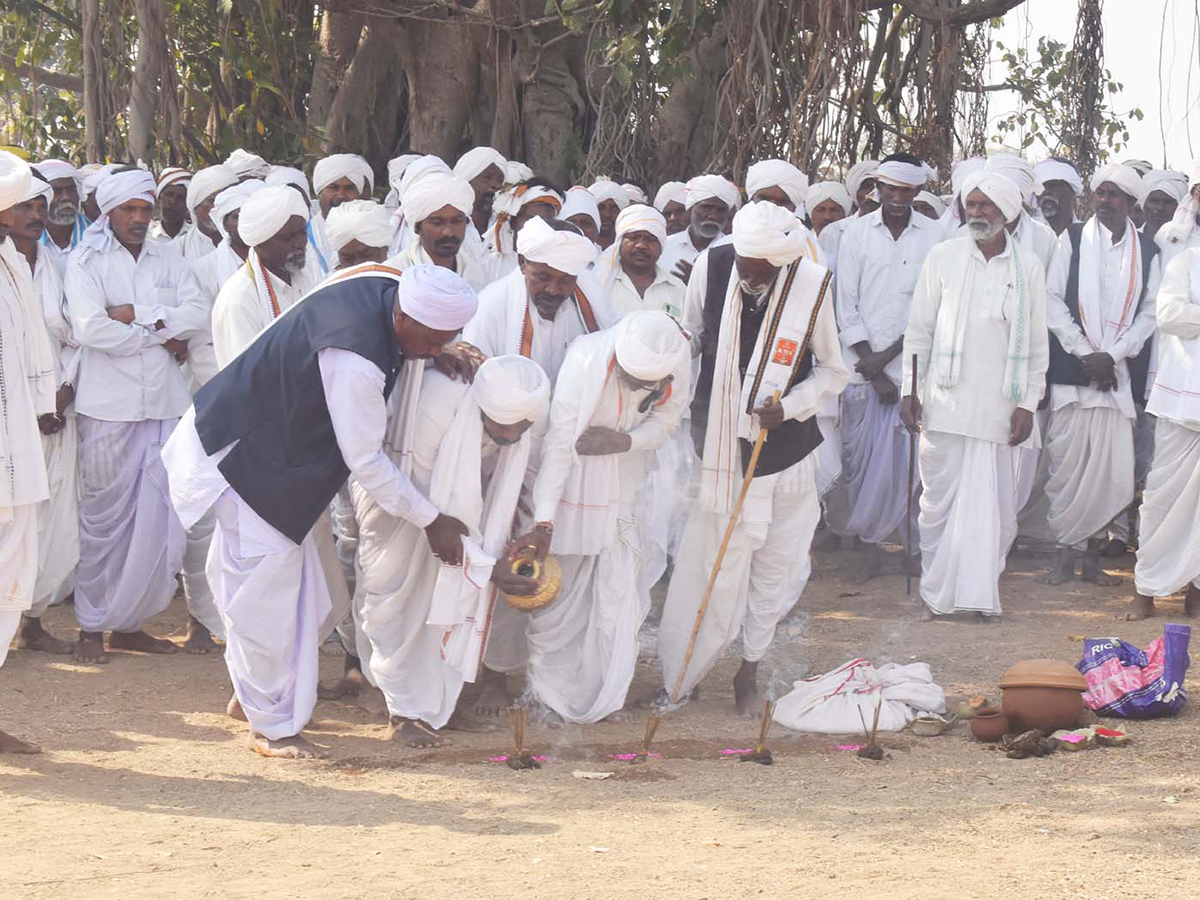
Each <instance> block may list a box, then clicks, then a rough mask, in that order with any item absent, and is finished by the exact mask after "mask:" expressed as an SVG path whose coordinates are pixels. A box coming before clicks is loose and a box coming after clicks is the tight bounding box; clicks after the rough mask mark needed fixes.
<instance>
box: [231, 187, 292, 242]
mask: <svg viewBox="0 0 1200 900" xmlns="http://www.w3.org/2000/svg"><path fill="white" fill-rule="evenodd" d="M309 215H310V210H309V206H308V204H307V203H305V202H304V198H303V197H301V196H300V194H299V193H297V192H296V191H294V190H292V189H291V188H290V187H288V186H287V185H283V184H277V185H275V186H274V187H264V188H261V189H259V190H257V191H255V192H254V193H253V195H252V196H251V197H250V198H249V199H247V200H246V202H245V203H243V204H242V213H241V215H240V216H238V234H239V235H241V238H242V243H244V244H245V245H246V246H248V247H257V246H258V245H259V244H265V243H266V242H267V241H269V240H270V239H271V238H273V237H275V235H277V234H279V231H280V229H282V228H283V226H284V225H286V224H287V223H288V221H289V220H290V219H291V218H292V216H299V217H300V218H302V219H303V220H304V221H306V222H307V221H308V217H309Z"/></svg>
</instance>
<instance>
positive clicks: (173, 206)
mask: <svg viewBox="0 0 1200 900" xmlns="http://www.w3.org/2000/svg"><path fill="white" fill-rule="evenodd" d="M191 180H192V173H191V172H189V171H188V170H187V169H181V168H180V167H179V166H167V168H165V169H163V170H162V172H160V173H159V175H158V184H157V186H156V189H157V193H158V218H156V219H155V220H154V221H153V222H152V223H151V224H150V238H151V240H155V241H162V242H163V243H171V242H175V246H176V248H177V249H179V250H180V251H181V252H182V250H183V242H184V240H185V239H186V237H187V233H188V231H190V230H191V226H190V225H189V224H188V207H187V192H188V184H189V183H190V182H191Z"/></svg>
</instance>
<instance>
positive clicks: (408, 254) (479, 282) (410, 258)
mask: <svg viewBox="0 0 1200 900" xmlns="http://www.w3.org/2000/svg"><path fill="white" fill-rule="evenodd" d="M384 264H385V265H388V266H391V267H392V268H395V269H399V270H400V271H404V270H405V269H407V268H408V267H409V266H417V265H422V266H432V265H434V262H433V259H432V257H430V255H429V254H428V253H426V252H425V248H424V247H422V246H421V242H420V240H416V241H413V242H412V243H411V244H409V245H408V246H407V247H406V248H405V249H404V250H402V251H400V252H399V253H397V254H396V255H394V256H392V257H390V258H389V259H388V260H387V262H386V263H384ZM454 271H455V272H457V273H458V274H459V275H460V276H462V279H463V281H465V282H466V283H467V284H469V285H470V286H471V287H472V289H474V290H475V291H482V290H483V289H484V287H486V286H487V285H488V284H489V282H490V281H491V277H490V273H489V272H488V270H487V268H486V267H485V266H484V265H483V263H482V262H481V261H480V260H479V257H478V255H477V254H476V253H472V252H471V251H470V250H469V249H468V248H467V246H466V245H465V244H464V245H463V246H462V247H460V248H459V251H458V254H457V256H455V258H454Z"/></svg>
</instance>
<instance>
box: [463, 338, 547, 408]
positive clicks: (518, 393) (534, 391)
mask: <svg viewBox="0 0 1200 900" xmlns="http://www.w3.org/2000/svg"><path fill="white" fill-rule="evenodd" d="M475 402H476V403H478V404H479V408H480V409H481V410H482V411H483V414H484V415H485V416H487V417H488V418H489V419H491V420H492V421H493V422H496V423H498V424H500V425H516V424H517V423H518V422H525V421H529V422H536V421H537V420H538V419H541V418H543V417H544V416H545V415H546V411H547V409H548V408H549V406H550V379H549V378H547V377H546V373H545V372H544V371H542V367H541V366H539V365H538V364H537V363H535V362H534V361H533V360H532V359H529V358H528V357H525V356H517V355H515V354H513V355H510V356H493V357H492V358H491V359H489V360H487V361H486V362H485V363H484V364H483V365H482V366H480V367H479V370H478V371H477V372H476V373H475Z"/></svg>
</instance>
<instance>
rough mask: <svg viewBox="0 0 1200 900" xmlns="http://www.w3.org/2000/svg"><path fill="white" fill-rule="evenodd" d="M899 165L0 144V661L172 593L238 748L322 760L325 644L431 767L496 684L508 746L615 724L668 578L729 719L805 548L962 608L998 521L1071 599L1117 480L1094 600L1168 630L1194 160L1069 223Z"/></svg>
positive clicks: (5, 739)
mask: <svg viewBox="0 0 1200 900" xmlns="http://www.w3.org/2000/svg"><path fill="white" fill-rule="evenodd" d="M935 178H936V175H935V173H933V172H932V170H931V169H930V168H929V167H928V166H927V165H925V164H924V163H923V162H922V161H921V160H920V159H918V158H916V157H915V156H912V155H910V154H905V153H896V154H893V155H891V156H889V157H887V158H885V159H883V160H878V161H877V160H866V161H863V162H861V163H859V164H857V165H855V166H854V167H852V168H851V169H850V170H849V172H847V173H846V177H845V180H844V182H839V181H823V182H818V183H814V184H810V183H809V181H808V179H807V177H806V176H805V175H804V174H803V173H802V172H800V171H799V170H798V169H797V168H796V167H795V166H793V165H791V164H790V163H787V162H785V161H783V160H765V161H761V162H758V163H756V164H754V165H752V166H751V167H750V168H749V169H748V170H747V172H746V173H745V187H744V193H743V190H742V189H741V188H739V187H738V186H737V185H735V184H734V183H733V182H732V181H730V180H729V179H727V178H725V177H724V176H722V175H717V174H705V175H700V176H697V177H695V178H692V179H691V180H690V181H688V182H686V183H683V182H669V183H667V184H665V185H662V186H661V187H660V188H659V190H658V191H657V193H656V195H655V197H654V200H653V202H652V203H651V202H648V197H647V195H646V194H645V193H644V192H643V190H642V189H641V188H640V187H638V186H636V185H633V184H620V183H618V182H616V181H613V180H609V179H601V180H598V181H596V182H595V183H593V184H591V185H590V186H582V185H580V186H575V187H571V188H570V189H569V190H565V191H563V190H561V189H560V188H559V187H558V186H556V185H553V184H551V183H549V182H548V181H547V180H545V179H541V178H538V177H536V176H535V175H534V174H533V173H532V172H531V171H530V170H529V169H528V168H527V167H525V166H523V165H522V164H520V163H515V162H512V161H509V160H506V159H505V158H504V157H503V156H501V155H500V154H499V153H498V152H496V151H495V150H492V149H491V148H487V147H479V148H475V149H474V150H471V151H469V152H468V153H466V154H464V155H463V156H462V157H461V158H460V159H459V160H458V161H457V162H456V163H455V165H454V166H453V167H451V166H449V165H448V164H447V163H446V162H444V161H443V160H441V159H439V158H437V157H435V156H428V155H426V156H420V155H408V156H402V157H399V158H397V159H395V160H392V162H391V163H390V164H389V166H388V187H389V188H390V191H389V193H388V194H387V198H386V199H385V200H384V201H383V202H382V203H380V202H376V200H375V199H374V196H375V173H374V172H373V171H372V169H371V167H370V166H369V165H368V164H367V162H366V161H365V160H364V159H363V158H362V157H359V156H357V155H355V154H348V153H343V154H335V155H333V156H329V157H325V158H323V159H321V160H320V161H318V162H317V164H316V166H315V167H314V169H313V172H312V175H311V178H308V177H306V176H305V175H304V174H303V172H301V171H300V170H298V169H294V168H290V167H284V166H274V165H270V164H268V163H267V162H266V161H265V160H263V159H262V158H261V157H258V156H256V155H254V154H252V153H248V152H246V151H243V150H238V151H235V152H234V153H233V154H232V155H231V156H230V157H229V158H228V159H227V160H226V161H225V162H224V163H223V164H220V165H215V166H210V167H207V168H204V169H200V170H199V171H197V172H195V173H190V172H188V171H186V170H184V169H180V168H175V167H172V168H168V169H165V170H163V171H162V172H161V173H160V174H159V175H158V177H157V178H155V177H154V176H153V175H151V174H150V173H149V172H147V171H145V170H144V169H142V168H139V167H137V166H132V165H120V164H110V165H107V166H89V167H85V168H84V169H82V170H81V169H76V168H75V167H74V166H72V165H71V164H69V163H67V162H64V161H61V160H46V161H43V162H41V163H36V164H34V165H32V166H31V165H29V164H27V163H25V162H23V161H22V160H20V159H19V158H17V157H16V156H13V155H12V154H3V155H0V239H2V240H0V273H2V274H3V278H2V279H0V317H3V318H2V319H0V326H2V327H0V336H2V337H3V340H2V342H0V389H2V390H0V425H2V427H3V428H4V430H5V433H4V442H3V448H2V451H0V460H2V461H3V462H4V465H5V468H6V470H7V472H6V475H7V477H6V478H5V479H3V482H2V483H3V487H2V488H0V490H3V491H4V493H3V494H0V578H2V579H3V580H4V585H3V586H4V591H3V593H2V594H0V662H2V661H3V660H2V657H3V656H4V655H5V654H6V653H7V650H8V646H9V643H10V640H11V639H12V637H13V636H14V635H15V636H16V642H15V643H16V646H17V647H19V648H24V649H30V650H41V651H46V652H50V653H72V654H74V656H75V658H76V659H77V660H79V661H80V662H85V663H93V664H100V663H105V662H107V661H108V650H110V649H124V650H134V651H142V652H149V653H173V652H175V651H176V650H177V649H178V648H177V646H176V644H174V643H173V642H171V641H168V640H163V639H159V638H154V637H152V636H150V635H149V634H147V633H146V632H145V631H144V630H143V625H144V623H145V622H146V621H147V620H148V619H150V618H152V617H153V616H154V615H156V614H158V613H159V612H162V611H163V610H164V609H165V608H166V607H167V605H168V604H169V603H170V601H171V599H172V597H173V596H174V593H175V590H176V585H177V576H178V579H179V581H181V582H182V587H183V592H184V595H185V598H186V603H187V609H188V614H189V625H188V634H187V638H186V640H185V642H184V647H185V649H187V650H189V651H191V652H196V653H204V652H209V651H210V650H212V649H213V648H215V647H217V646H218V644H217V642H216V640H214V638H216V639H219V640H220V641H222V642H223V643H224V656H225V661H226V665H227V668H228V671H229V675H230V678H231V681H232V684H233V696H232V697H231V698H230V702H229V707H228V712H229V714H230V715H231V716H233V717H235V718H238V719H241V720H244V721H246V722H248V725H249V729H250V732H251V734H252V743H253V746H254V748H255V749H256V750H257V751H258V752H260V753H262V754H264V755H269V756H281V757H291V758H295V757H309V756H313V755H317V754H318V753H319V750H318V749H317V748H316V747H315V746H314V745H312V744H311V743H310V742H309V741H308V740H307V739H306V738H305V737H304V736H303V734H302V732H303V729H304V728H305V726H306V724H307V723H308V721H309V719H310V718H311V715H312V712H313V709H314V705H315V703H316V700H317V697H318V684H317V672H318V660H319V656H318V653H319V649H320V647H321V646H322V644H323V643H324V642H327V641H336V642H338V643H339V644H340V646H341V648H342V649H343V651H344V652H345V654H346V676H345V678H343V680H342V682H341V683H339V685H338V687H337V689H336V690H337V691H338V692H341V693H347V692H352V691H356V690H360V689H366V687H367V685H370V686H371V688H372V689H374V688H377V689H378V690H379V691H380V692H381V693H382V695H383V698H384V700H385V702H386V705H387V710H388V714H389V719H390V723H391V725H392V734H393V738H394V739H395V740H398V741H401V742H403V743H405V744H407V745H409V746H414V747H423V746H437V745H438V744H440V743H441V742H442V740H443V739H444V731H445V730H446V729H453V728H462V729H467V730H473V729H479V728H487V727H491V726H489V725H488V721H487V720H488V719H490V718H492V717H495V716H497V715H499V714H500V712H501V711H502V710H503V709H504V708H505V707H506V706H507V705H508V704H509V702H511V696H510V694H509V683H508V682H509V678H510V676H513V675H515V674H516V673H523V674H524V677H525V681H526V683H527V685H528V688H527V695H528V701H529V702H532V703H534V704H535V705H536V707H537V710H538V712H539V714H540V715H542V716H543V717H544V719H545V720H546V721H549V722H555V721H570V722H578V723H591V722H597V721H600V720H602V719H605V718H607V717H609V716H612V715H614V714H616V713H618V712H619V711H620V710H621V709H622V708H623V707H624V706H625V704H626V700H627V695H628V692H629V688H630V685H631V682H632V679H633V675H634V669H635V665H636V662H637V659H638V652H639V643H638V635H639V632H640V631H641V628H642V625H643V623H644V622H645V620H646V618H647V615H648V613H649V611H650V608H651V599H650V591H651V588H652V587H653V586H654V585H655V584H657V583H658V582H659V581H660V580H662V579H663V578H664V577H667V578H668V581H667V590H666V599H665V602H664V605H663V609H662V617H661V622H660V625H659V632H658V645H657V655H658V659H659V661H660V663H661V667H662V673H663V691H662V694H663V696H664V697H665V699H667V700H669V701H678V700H680V699H681V698H683V697H684V696H688V695H691V694H692V693H693V692H694V691H695V689H696V688H697V686H698V685H699V684H700V682H701V681H702V680H703V679H704V678H705V676H706V675H707V674H708V673H709V672H710V671H711V670H712V668H713V666H714V665H715V664H716V663H717V661H718V660H720V659H721V658H722V656H723V655H725V653H726V652H727V650H728V649H729V648H730V646H731V645H732V644H733V643H734V642H735V641H736V640H738V639H740V641H741V647H740V652H741V657H742V664H741V667H740V669H739V670H738V672H737V675H736V676H735V679H734V692H735V699H736V703H737V707H738V710H739V712H740V713H743V714H752V713H753V711H754V709H755V708H756V706H757V703H756V698H757V666H758V663H759V661H760V660H761V659H762V658H763V656H764V655H765V654H766V653H767V651H768V650H769V648H770V646H771V644H772V642H773V640H774V636H775V631H776V627H777V625H778V624H779V622H780V621H781V620H782V619H783V618H784V617H785V616H786V615H787V614H788V612H789V611H790V610H791V609H792V607H793V606H794V605H795V603H796V602H797V601H798V599H799V598H800V596H801V594H802V592H803V591H804V588H805V585H806V582H807V580H808V577H809V575H810V573H811V555H810V548H811V546H812V544H813V540H814V535H815V534H816V533H817V531H818V529H819V528H820V527H821V525H822V522H823V524H824V531H825V534H826V536H827V538H833V539H840V538H843V537H845V538H854V539H856V541H857V543H858V544H859V545H860V546H861V548H862V553H863V554H864V561H863V565H862V567H861V569H862V573H863V576H864V577H872V576H874V575H877V574H879V573H880V572H882V571H883V568H884V564H885V559H886V556H885V554H884V553H883V552H882V550H881V545H883V544H885V543H891V542H897V541H898V542H901V543H902V544H903V546H904V550H903V552H902V553H901V554H900V558H901V560H902V562H901V565H902V566H903V567H906V568H908V569H909V570H910V571H911V572H913V573H916V574H920V576H921V600H922V601H923V614H924V616H925V617H926V618H928V619H932V618H935V617H936V616H942V615H951V614H959V613H973V614H977V615H979V616H980V617H981V618H982V619H983V620H985V621H995V620H996V618H997V617H999V615H1000V613H1001V605H1000V595H999V588H998V582H999V578H1000V575H1001V573H1002V572H1003V570H1004V567H1005V561H1006V557H1007V555H1008V553H1009V551H1010V550H1011V549H1012V547H1013V545H1014V542H1015V540H1016V538H1017V536H1018V535H1019V534H1023V535H1026V536H1028V537H1032V538H1041V539H1049V540H1052V541H1053V542H1054V544H1055V545H1056V547H1057V554H1056V558H1055V564H1054V567H1053V569H1052V571H1050V572H1049V573H1047V575H1046V578H1047V580H1049V581H1050V582H1052V583H1061V582H1063V581H1065V580H1066V579H1069V578H1073V577H1077V573H1078V577H1082V578H1084V579H1088V580H1091V581H1093V582H1096V583H1101V584H1104V583H1109V581H1110V579H1111V576H1109V575H1107V574H1106V573H1105V572H1104V571H1103V568H1102V559H1103V554H1105V553H1110V552H1113V549H1114V548H1117V549H1121V548H1123V547H1124V546H1125V545H1126V544H1131V543H1133V542H1134V540H1135V536H1134V533H1133V531H1132V530H1131V528H1130V526H1129V522H1130V514H1131V511H1132V510H1133V508H1134V506H1135V495H1136V491H1137V486H1138V485H1139V483H1143V482H1144V484H1145V491H1144V497H1143V500H1142V503H1141V507H1140V528H1139V530H1138V532H1137V534H1136V542H1137V544H1138V558H1137V567H1136V590H1137V594H1136V596H1135V598H1134V601H1133V606H1132V609H1131V612H1130V615H1131V616H1132V617H1145V616H1147V615H1151V614H1153V613H1154V611H1155V607H1154V601H1155V598H1159V597H1165V596H1168V595H1170V594H1173V593H1175V592H1177V591H1179V590H1181V589H1184V588H1185V587H1186V588H1187V589H1188V594H1187V598H1186V601H1185V602H1186V611H1187V612H1188V613H1189V614H1195V613H1196V612H1200V532H1198V531H1197V524H1196V523H1197V519H1198V518H1200V517H1198V516H1197V515H1196V512H1197V502H1198V500H1200V474H1197V472H1198V471H1200V413H1198V411H1197V409H1195V408H1193V407H1194V406H1195V404H1196V403H1197V402H1198V401H1197V400H1196V398H1197V397H1200V366H1197V365H1195V364H1194V363H1195V362H1196V360H1194V358H1193V357H1194V356H1195V354H1196V353H1197V352H1198V351H1197V347H1200V314H1198V313H1197V312H1196V310H1197V309H1200V306H1196V304H1197V303H1198V302H1200V249H1198V248H1200V171H1198V172H1197V173H1194V175H1193V178H1192V179H1191V180H1190V181H1189V180H1187V179H1185V178H1184V177H1183V176H1180V175H1177V174H1175V173H1172V172H1168V171H1165V170H1161V171H1160V170H1152V169H1151V168H1150V167H1149V165H1148V164H1145V165H1143V164H1140V163H1139V164H1122V165H1111V166H1106V167H1104V168H1102V169H1101V170H1100V171H1099V172H1098V173H1097V174H1096V175H1095V176H1094V177H1093V179H1092V182H1091V185H1090V187H1091V193H1092V196H1093V197H1094V201H1095V212H1094V214H1093V215H1091V217H1090V218H1088V219H1087V220H1086V221H1083V222H1080V221H1078V220H1077V219H1076V217H1075V215H1074V211H1075V208H1076V207H1077V206H1078V205H1079V198H1080V197H1081V196H1082V194H1083V193H1084V191H1083V183H1082V180H1081V178H1080V176H1079V174H1078V172H1077V171H1076V170H1075V169H1074V167H1073V166H1072V165H1071V164H1070V163H1069V162H1067V161H1065V160H1061V159H1051V160H1046V161H1044V162H1041V163H1038V164H1037V165H1036V166H1034V165H1031V164H1030V163H1029V162H1027V161H1026V160H1024V159H1022V158H1020V157H1017V156H1014V155H1010V154H1005V153H998V154H994V155H992V156H990V157H988V158H986V159H983V158H980V159H971V160H965V161H963V162H960V163H958V164H956V166H955V167H954V170H953V172H952V173H951V191H950V193H949V195H947V196H941V197H939V196H936V195H934V194H932V193H931V192H929V191H928V190H926V187H927V186H928V183H929V182H930V181H932V180H934V179H935ZM89 210H90V212H86V211H89ZM85 213H86V214H85ZM1193 274H1195V277H1193ZM1193 292H1196V293H1193ZM918 434H919V443H918V441H917V438H916V437H915V436H916V435H918ZM756 445H757V446H756ZM914 446H916V447H917V450H916V453H917V458H916V460H915V463H916V465H917V467H918V468H919V478H916V479H912V478H910V476H909V467H910V463H911V462H913V460H912V457H911V454H912V452H913V450H912V448H913V447H914ZM918 510H919V513H918V512H917V511H918ZM718 560H720V565H719V567H717V566H716V565H715V564H716V563H717V561H718ZM669 564H670V566H669ZM668 570H669V571H670V574H669V576H667V575H666V573H667V572H668ZM546 572H550V573H553V574H551V575H548V576H546V577H544V578H543V577H541V575H542V573H546ZM547 580H552V581H555V582H556V583H557V587H558V589H557V593H556V595H555V596H554V598H553V599H552V600H551V601H550V602H549V603H547V604H544V605H540V606H537V607H536V608H533V609H528V607H529V606H530V605H532V604H530V603H522V602H519V601H521V600H522V598H531V597H533V596H534V595H536V594H538V593H539V592H541V591H542V590H543V589H544V588H545V586H546V583H547ZM72 594H73V597H74V608H75V614H76V617H77V619H78V622H79V634H78V637H77V639H76V640H75V641H74V642H67V641H64V640H60V639H59V638H56V637H54V636H53V635H51V634H49V633H48V632H47V631H46V630H45V629H44V628H43V627H42V625H41V622H40V618H41V616H42V614H43V613H44V611H45V610H46V608H47V607H48V606H49V605H50V604H52V603H55V602H60V601H62V600H63V599H65V598H67V597H68V596H70V595H72ZM506 597H512V598H514V601H518V602H514V603H510V602H508V601H507V600H506ZM519 607H520V608H519ZM468 685H471V687H467V686H468ZM33 749H34V748H33V747H32V745H29V744H27V743H25V742H23V741H21V740H19V739H18V738H15V737H12V736H11V735H8V734H6V733H4V732H0V751H3V750H8V751H16V752H24V751H30V750H33Z"/></svg>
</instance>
